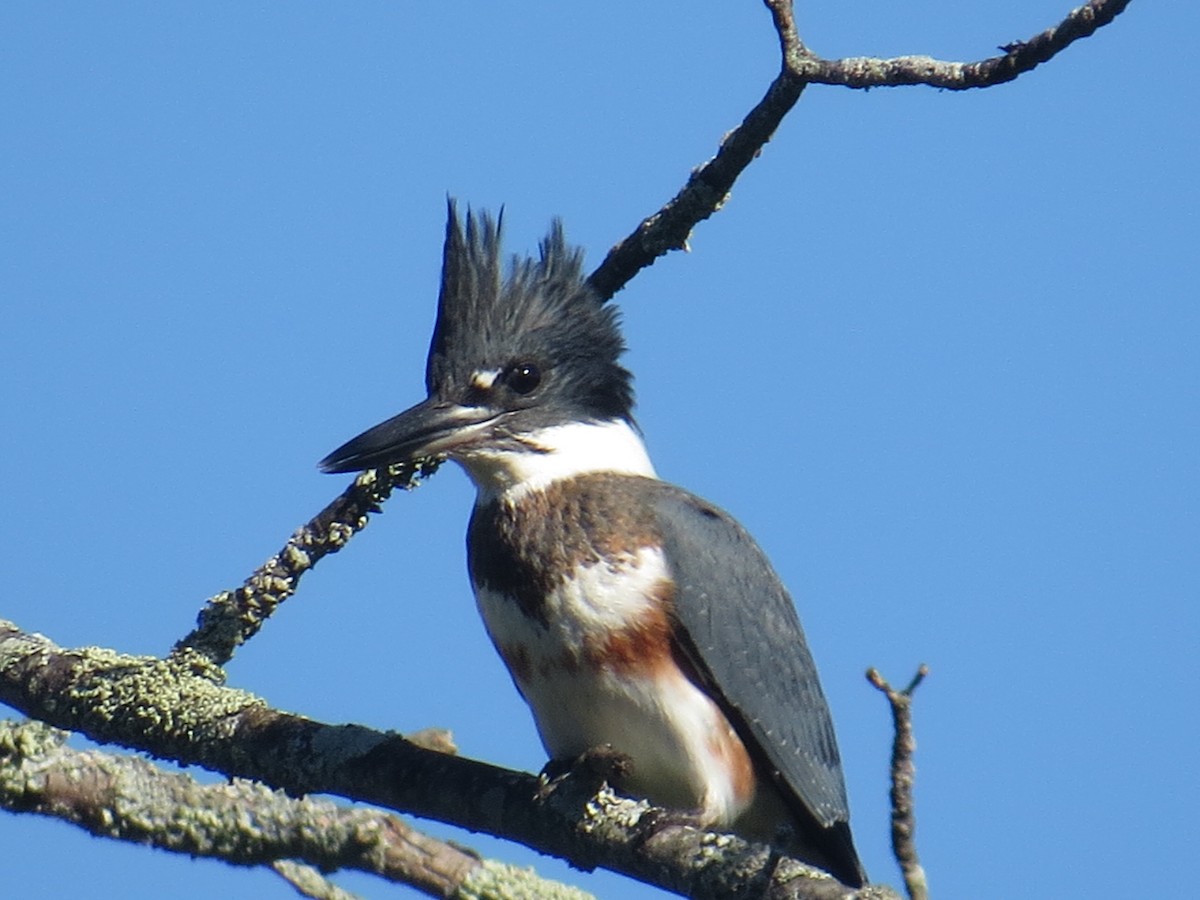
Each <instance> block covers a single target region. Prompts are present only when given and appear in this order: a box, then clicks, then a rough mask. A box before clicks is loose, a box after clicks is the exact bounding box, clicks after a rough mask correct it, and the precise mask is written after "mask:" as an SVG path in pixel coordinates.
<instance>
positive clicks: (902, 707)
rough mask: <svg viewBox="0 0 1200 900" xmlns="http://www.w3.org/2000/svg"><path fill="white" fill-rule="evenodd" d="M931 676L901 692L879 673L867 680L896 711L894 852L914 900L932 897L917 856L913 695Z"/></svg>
mask: <svg viewBox="0 0 1200 900" xmlns="http://www.w3.org/2000/svg"><path fill="white" fill-rule="evenodd" d="M928 674H929V667H928V666H926V665H924V664H922V665H921V666H920V667H919V668H918V669H917V674H916V675H915V676H913V680H912V681H911V682H909V685H908V687H906V688H904V690H901V691H897V690H896V689H895V688H893V687H892V686H891V685H890V684H888V683H887V681H885V680H884V678H883V676H882V675H880V674H879V672H878V671H877V670H876V669H868V670H867V680H868V681H870V682H871V684H873V685H875V687H877V688H878V689H879V690H880V691H882V692H883V693H884V694H885V695H886V696H887V699H888V704H889V705H890V706H891V709H892V727H893V730H894V737H893V739H892V766H891V778H892V788H891V802H892V852H893V853H894V854H895V856H896V861H897V862H898V863H899V864H900V871H901V872H902V873H903V875H904V886H905V888H907V890H908V896H909V898H910V900H928V897H929V886H928V883H927V882H926V879H925V870H924V869H923V868H922V867H921V861H920V858H919V857H918V856H917V843H916V831H917V820H916V812H915V807H914V805H913V783H914V781H915V780H916V766H915V765H914V763H913V754H914V753H915V752H916V749H917V741H916V738H915V737H914V736H913V728H912V694H913V691H915V690H916V689H917V686H918V685H919V684H920V683H921V682H922V681H923V680H924V678H925V676H926V675H928Z"/></svg>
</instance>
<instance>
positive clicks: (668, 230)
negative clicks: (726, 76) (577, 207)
mask: <svg viewBox="0 0 1200 900" xmlns="http://www.w3.org/2000/svg"><path fill="white" fill-rule="evenodd" d="M764 2H765V3H766V6H767V9H768V10H769V11H770V13H771V19H772V22H773V23H774V26H775V33H776V35H777V36H778V38H779V49H780V55H781V57H782V64H781V71H780V74H779V75H778V76H777V77H776V78H775V80H774V81H773V82H772V83H771V86H770V87H769V88H768V89H767V93H766V96H764V97H763V99H762V100H761V101H759V103H758V105H757V106H755V107H754V109H752V110H751V111H750V112H749V113H748V114H747V115H746V117H745V119H743V120H742V123H741V124H740V125H739V126H738V127H737V128H735V129H734V130H733V131H731V132H729V133H728V134H727V135H726V136H725V138H724V139H723V140H722V141H721V144H720V146H719V147H718V149H717V154H716V156H714V157H713V158H712V159H710V160H709V161H708V162H706V163H704V164H703V165H702V166H699V167H697V168H696V169H694V170H693V171H692V174H691V175H690V176H689V177H688V180H687V183H686V184H684V186H683V187H682V188H681V189H680V190H679V192H678V193H677V194H676V195H675V196H674V197H672V198H671V199H670V200H668V201H667V202H666V204H665V205H664V206H663V207H662V208H661V209H660V210H659V211H658V212H656V213H654V214H653V215H651V216H649V217H647V218H646V219H644V220H642V222H641V223H640V224H639V225H638V227H637V228H636V229H635V230H634V231H633V233H632V234H630V235H629V236H628V237H626V238H625V239H624V240H622V241H620V242H619V243H618V244H617V245H616V246H615V247H613V248H612V249H611V250H610V251H609V252H608V255H607V256H606V257H605V258H604V260H603V262H601V263H600V265H599V266H598V267H597V268H596V270H595V271H594V272H592V274H591V275H590V276H589V277H588V283H589V284H591V286H592V287H593V288H594V289H595V290H596V292H597V293H598V294H599V295H600V296H601V297H602V298H603V299H605V300H607V299H609V298H611V297H612V296H613V295H614V294H616V293H617V292H618V291H619V290H621V288H623V287H624V286H625V285H626V284H628V283H629V281H630V279H632V278H633V276H634V275H636V274H637V273H638V272H639V271H641V270H642V269H644V268H646V267H647V266H649V265H651V264H653V262H654V261H655V260H656V259H658V257H660V256H663V255H664V254H665V253H667V251H669V250H682V249H685V248H686V247H687V245H688V239H689V237H690V235H691V233H692V229H693V228H695V227H696V225H697V224H699V223H700V222H702V221H704V220H705V219H707V218H708V217H709V216H711V215H712V214H713V213H714V212H716V211H717V210H718V209H720V208H721V206H722V205H723V204H724V203H725V201H726V200H728V199H729V192H730V191H731V190H732V189H733V185H734V182H735V181H737V179H738V177H739V176H740V175H741V174H742V172H743V171H744V170H745V169H746V167H747V166H748V165H750V163H751V162H752V161H753V160H754V159H755V158H756V157H757V156H758V154H759V153H761V152H762V148H763V147H764V146H766V144H767V142H768V141H769V140H771V137H772V135H774V134H775V129H776V128H778V127H779V123H780V122H782V121H783V117H784V116H786V115H787V114H788V112H790V111H791V109H792V107H793V106H795V105H796V101H797V100H799V99H800V94H801V93H802V92H803V91H804V89H805V88H806V87H807V86H808V85H810V84H832V85H841V86H843V87H852V88H872V87H899V86H903V85H918V84H920V85H928V86H931V87H940V88H947V89H950V90H966V89H967V88H982V87H992V86H994V85H997V84H1003V83H1004V82H1006V81H1012V80H1013V79H1014V78H1016V77H1017V76H1018V75H1021V74H1023V73H1025V72H1028V71H1030V70H1032V69H1033V68H1035V67H1036V66H1038V65H1040V64H1041V63H1044V62H1046V61H1047V60H1049V59H1050V58H1052V57H1053V56H1055V55H1056V54H1057V53H1059V52H1060V51H1062V50H1064V49H1065V48H1066V47H1068V46H1069V45H1070V44H1072V43H1074V42H1075V41H1077V40H1079V39H1080V38H1085V37H1088V36H1089V35H1091V34H1093V33H1095V31H1096V30H1097V29H1098V28H1101V27H1103V26H1104V25H1107V24H1108V23H1109V22H1111V21H1112V20H1113V19H1114V18H1116V17H1117V16H1118V15H1119V14H1120V13H1121V12H1123V11H1124V9H1125V7H1126V6H1128V5H1129V0H1091V2H1089V3H1086V4H1084V5H1083V6H1081V7H1079V8H1078V9H1075V10H1072V11H1071V12H1070V13H1069V14H1068V15H1067V17H1066V18H1065V19H1064V20H1063V21H1062V22H1060V23H1059V24H1058V25H1056V26H1054V27H1053V28H1049V29H1047V30H1046V31H1043V32H1042V33H1041V34H1038V35H1036V36H1035V37H1033V38H1030V39H1029V40H1028V41H1023V42H1022V41H1018V42H1015V43H1012V44H1008V45H1006V46H1005V47H1003V48H1002V49H1003V50H1004V51H1005V53H1004V55H1003V56H997V57H993V58H991V59H985V60H981V61H979V62H973V63H962V62H942V61H939V60H936V59H933V58H932V57H928V56H903V57H899V58H896V59H875V58H870V57H860V58H852V59H841V60H826V59H821V58H820V57H819V56H817V55H816V54H814V53H812V52H811V51H810V50H809V49H808V48H807V47H806V46H805V45H804V42H803V41H802V40H801V39H800V33H799V30H798V28H797V27H796V19H795V15H794V11H793V7H792V0H764Z"/></svg>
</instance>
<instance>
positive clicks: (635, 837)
mask: <svg viewBox="0 0 1200 900" xmlns="http://www.w3.org/2000/svg"><path fill="white" fill-rule="evenodd" d="M219 672H220V670H217V669H215V668H214V667H212V666H211V664H209V663H207V661H205V660H203V659H202V658H201V657H199V656H198V655H196V654H181V655H180V656H178V657H172V658H168V659H166V660H160V659H155V658H152V657H135V656H125V655H121V654H117V653H114V652H113V651H110V650H98V649H95V648H85V649H74V650H64V649H61V648H59V647H57V646H55V645H54V644H53V643H52V642H50V641H49V640H48V639H46V638H44V637H42V636H40V635H32V634H28V633H25V632H22V631H20V630H19V629H18V628H17V627H16V626H15V625H13V624H12V623H9V622H3V621H0V702H4V703H7V704H9V705H10V706H13V707H14V708H16V709H18V710H20V711H22V712H23V713H25V714H26V715H29V716H31V717H34V718H37V719H40V720H42V721H44V722H47V723H48V724H51V725H54V726H56V727H60V728H67V729H71V730H76V731H80V732H82V733H83V734H85V735H87V736H88V737H90V738H92V739H93V740H96V741H99V742H107V743H117V744H121V745H123V746H126V747H132V748H135V749H139V750H145V751H147V752H150V753H152V754H154V755H156V756H160V757H166V758H169V759H173V760H176V761H178V762H182V763H187V764H197V765H202V766H205V767H206V768H209V769H212V770H214V771H218V772H222V773H224V774H226V775H229V776H232V777H240V778H251V779H254V780H256V781H259V782H262V783H264V784H267V785H269V786H271V787H273V788H277V789H282V790H284V791H286V792H287V793H288V794H290V795H293V796H299V795H304V794H309V793H329V794H337V795H340V796H342V797H346V798H349V799H352V800H360V801H364V802H367V803H371V804H374V805H376V806H380V807H385V808H388V809H393V810H397V811H400V812H411V813H415V814H416V815H420V816H424V817H427V818H433V819H438V820H440V821H444V822H450V823H452V824H456V825H460V826H462V827H465V828H468V829H471V830H473V831H483V832H487V833H489V834H494V835H497V836H500V837H505V838H509V839H511V840H516V841H519V842H520V843H523V844H526V845H527V846H530V847H533V848H535V849H537V850H540V851H542V852H544V853H549V854H552V855H555V856H559V857H562V858H565V859H568V860H570V861H571V862H573V863H574V864H576V865H578V866H581V867H584V868H592V867H595V866H604V867H605V868H609V869H612V870H614V871H617V872H622V873H624V874H626V875H629V876H631V877H634V878H637V879H640V880H642V881H646V882H649V883H651V884H656V885H659V886H661V887H664V888H667V889H668V890H673V891H676V892H678V893H682V894H685V895H687V896H691V897H697V898H712V900H716V898H725V900H737V898H749V897H755V898H757V897H762V896H771V897H773V898H776V897H777V898H780V900H784V898H798V900H835V898H849V897H859V898H868V897H894V896H895V895H894V893H892V892H890V891H889V889H887V888H882V887H874V888H869V889H865V890H864V891H859V892H857V893H856V892H854V891H852V890H851V889H849V888H847V887H845V886H844V885H841V884H839V883H838V882H837V881H834V880H833V879H831V878H830V877H829V876H828V875H826V874H824V873H822V872H819V871H818V870H815V869H812V868H811V867H809V866H806V865H804V864H803V863H801V862H799V861H796V860H791V859H787V858H779V857H778V856H776V855H775V854H773V853H772V852H771V851H770V850H769V849H768V848H765V847H760V846H755V845H752V844H748V843H746V842H745V841H742V840H740V839H738V838H735V837H730V836H725V835H714V834H708V833H705V832H701V831H698V830H696V829H693V828H688V827H682V826H670V827H654V823H655V822H657V821H658V819H657V817H654V816H647V815H646V813H647V812H648V810H649V808H648V807H647V805H646V804H645V803H636V802H634V801H631V800H626V799H623V798H619V797H616V796H615V795H613V794H612V793H611V792H608V791H607V790H604V791H598V788H599V787H600V785H599V783H598V782H597V783H588V782H587V780H586V779H580V778H567V779H564V780H563V781H562V783H561V784H556V785H555V786H554V787H553V789H550V790H546V789H545V786H544V785H542V784H541V783H540V782H539V780H538V779H537V778H536V777H535V776H533V775H527V774H524V773H520V772H512V771H509V770H505V769H500V768H497V767H495V766H491V765H488V764H486V763H482V762H477V761H475V760H469V759H462V758H459V757H455V756H451V755H448V754H445V753H439V752H436V751H432V750H427V749H424V748H421V747H417V746H416V745H414V744H413V743H411V742H410V741H406V740H405V739H404V738H402V737H400V736H399V735H395V734H388V733H381V732H377V731H373V730H371V729H368V728H363V727H361V726H355V725H338V726H334V725H324V724H321V723H319V722H314V721H312V720H310V719H305V718H303V717H301V716H295V715H290V714H287V713H283V712H279V711H277V710H273V709H271V708H269V707H268V706H267V704H266V702H265V701H263V700H262V699H261V698H258V697H255V696H254V695H252V694H248V693H246V692H243V691H238V690H234V689H232V688H227V687H223V686H222V685H221V684H220V683H219V678H218V677H217V675H218V673H219ZM764 892H767V893H764Z"/></svg>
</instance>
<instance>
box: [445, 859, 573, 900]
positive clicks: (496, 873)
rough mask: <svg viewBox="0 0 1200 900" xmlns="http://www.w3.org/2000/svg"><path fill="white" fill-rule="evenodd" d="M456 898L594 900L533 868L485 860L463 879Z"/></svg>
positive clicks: (468, 899) (487, 899)
mask: <svg viewBox="0 0 1200 900" xmlns="http://www.w3.org/2000/svg"><path fill="white" fill-rule="evenodd" d="M454 897H455V898H457V900H502V898H503V900H595V896H594V895H593V894H589V893H588V892H587V891H582V890H580V889H579V888H577V887H573V886H571V885H569V884H562V883H561V882H557V881H548V880H546V879H545V878H542V877H540V876H539V875H538V874H537V872H535V871H534V870H533V869H520V868H517V867H516V866H510V865H508V864H507V863H502V862H497V861H495V860H490V859H485V860H482V861H481V862H480V863H479V865H477V866H475V868H473V869H472V870H471V872H470V874H468V875H467V877H466V878H465V879H463V882H462V884H460V885H459V888H458V890H457V891H456V892H455V893H454Z"/></svg>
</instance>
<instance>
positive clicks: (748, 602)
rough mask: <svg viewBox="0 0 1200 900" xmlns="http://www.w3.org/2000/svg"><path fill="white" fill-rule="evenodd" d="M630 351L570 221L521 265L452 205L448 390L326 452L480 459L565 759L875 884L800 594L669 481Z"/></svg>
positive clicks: (532, 670) (441, 315) (488, 621)
mask: <svg viewBox="0 0 1200 900" xmlns="http://www.w3.org/2000/svg"><path fill="white" fill-rule="evenodd" d="M624 349H625V347H624V342H623V339H622V337H621V333H620V330H619V328H618V317H617V312H616V310H615V309H614V308H613V307H612V306H611V305H606V304H604V303H602V302H601V301H600V300H599V299H598V298H597V297H596V295H595V294H594V292H593V291H592V290H591V289H590V288H589V286H588V285H587V283H586V281H585V280H584V278H583V276H582V254H581V252H580V251H578V250H576V249H574V248H572V247H569V246H568V245H567V244H566V242H565V241H564V239H563V231H562V226H561V224H560V223H557V222H556V223H555V224H554V225H553V226H552V227H551V230H550V234H549V236H548V237H547V238H546V239H545V240H544V241H543V242H542V244H541V254H540V258H539V259H537V260H532V259H523V260H518V259H515V258H514V260H513V261H512V263H511V265H510V267H509V268H508V270H507V271H505V266H504V263H503V261H502V259H501V248H500V229H499V226H498V225H497V224H496V223H495V222H493V221H492V220H491V219H490V218H488V217H487V216H485V215H473V214H471V213H468V215H467V218H466V223H465V228H464V226H463V224H462V223H461V222H460V220H459V217H458V215H457V213H456V211H455V208H454V204H453V203H452V202H451V204H450V210H449V222H448V224H447V227H446V242H445V249H444V256H443V269H442V283H441V291H440V296H439V298H438V314H437V324H436V326H435V328H434V332H433V342H432V345H431V346H430V349H429V359H428V362H427V364H426V369H425V385H426V388H427V389H428V392H429V396H428V397H427V398H426V399H425V400H424V401H423V402H421V403H418V404H417V405H416V406H414V407H412V408H411V409H409V410H407V411H405V412H402V413H400V414H399V415H397V416H395V417H393V418H391V419H388V420H387V421H386V422H384V423H382V424H381V425H377V426H376V427H374V428H372V429H370V430H368V431H366V432H364V433H363V434H361V435H359V436H358V437H356V438H354V439H353V440H351V441H349V442H348V443H346V444H345V445H343V446H342V447H339V448H338V449H337V450H335V451H334V452H333V453H331V454H329V456H328V457H326V458H325V459H324V460H323V461H322V462H321V468H322V469H323V470H324V471H326V472H351V471H358V470H362V469H370V468H376V467H380V466H385V465H388V464H391V463H396V462H401V461H404V460H412V459H416V458H422V457H448V458H450V459H452V460H454V461H455V462H457V463H459V464H460V465H461V466H462V467H463V468H464V469H466V471H467V474H468V475H469V476H470V478H471V480H472V481H473V482H474V484H475V488H476V490H477V492H478V493H477V497H476V501H475V508H474V511H473V512H472V514H471V522H470V526H469V528H468V536H467V555H468V561H469V566H470V573H471V580H472V583H473V585H474V589H475V597H476V601H477V603H478V606H479V611H480V613H481V614H482V616H483V620H484V623H485V625H486V627H487V631H488V634H489V635H490V636H491V639H492V642H493V643H494V644H495V646H496V649H497V650H498V651H499V652H500V655H501V657H503V659H504V662H505V664H506V665H507V666H508V670H509V672H510V673H511V674H512V678H513V681H514V682H515V683H516V686H517V689H518V690H519V691H520V692H521V695H522V696H523V697H524V698H525V700H526V702H527V703H528V704H529V706H530V707H531V708H532V710H533V715H534V718H535V719H536V721H537V728H538V731H539V733H540V735H541V738H542V743H543V744H544V745H545V747H546V750H547V752H548V753H549V754H550V757H551V759H552V760H558V761H567V760H571V759H574V758H576V757H578V756H579V755H581V754H583V753H585V752H587V751H589V750H592V749H593V748H597V747H600V746H603V745H610V746H611V747H612V748H613V750H615V751H617V752H618V753H620V754H622V755H624V756H626V757H628V758H629V760H630V761H631V763H632V766H631V771H630V772H629V773H628V775H627V776H626V777H625V779H624V780H623V781H622V782H621V783H620V784H618V785H617V787H619V788H620V789H622V790H624V791H625V792H627V793H630V794H633V795H635V796H640V797H645V798H647V799H649V800H650V801H651V802H653V803H655V804H657V805H660V806H665V807H669V808H672V809H676V810H685V811H688V813H689V814H691V815H693V816H694V817H696V818H698V821H699V822H700V823H702V824H705V825H707V826H710V827H713V828H716V829H723V830H729V831H732V832H735V833H737V834H740V835H742V836H744V837H747V838H749V839H752V840H761V841H775V842H777V843H780V844H781V845H782V846H783V847H785V849H786V850H787V852H790V853H792V854H793V855H796V856H798V857H799V858H801V859H804V860H806V861H808V862H811V863H812V864H813V865H816V866H819V867H820V868H822V869H825V870H826V871H828V872H830V873H832V874H833V875H834V876H836V877H837V878H838V879H839V880H841V881H843V882H845V883H846V884H848V885H851V886H856V887H857V886H861V885H862V884H863V883H864V882H865V875H864V873H863V869H862V866H861V864H860V863H859V860H858V855H857V853H856V852H855V850H854V844H853V841H852V839H851V835H850V827H849V823H848V817H849V814H848V811H847V806H846V790H845V785H844V784H843V781H842V767H841V761H840V759H839V757H838V749H837V743H836V740H835V738H834V732H833V723H832V722H831V721H830V716H829V708H828V706H827V705H826V702H825V697H824V695H823V694H822V692H821V685H820V683H819V681H818V678H817V670H816V666H815V665H814V664H813V660H812V656H811V655H810V654H809V651H808V647H807V645H806V643H805V640H804V633H803V631H802V630H801V627H800V620H799V618H798V617H797V615H796V610H795V607H794V606H793V604H792V600H791V598H790V597H789V596H788V593H787V590H786V589H785V588H784V587H783V585H782V584H781V583H780V580H779V576H778V575H776V574H775V571H774V569H772V568H771V564H770V562H768V560H767V558H766V556H765V555H764V554H763V552H762V550H760V549H759V547H758V545H757V544H756V543H755V542H754V540H753V538H751V537H750V535H749V534H747V533H746V531H745V530H744V529H743V528H742V527H741V526H740V525H739V524H738V523H737V522H736V521H734V519H733V518H731V517H730V516H729V515H728V514H727V513H725V512H723V511H722V510H720V509H718V508H717V507H715V506H713V505H712V504H710V503H708V502H706V501H704V500H702V499H700V498H699V497H696V496H695V495H693V494H690V493H688V492H687V491H685V490H683V489H682V488H679V487H676V486H674V485H672V484H668V483H667V482H664V481H660V480H659V479H658V477H657V476H656V475H655V472H654V467H653V466H652V465H651V463H650V458H649V456H648V455H647V453H646V448H645V446H644V445H643V443H642V440H641V436H640V433H639V431H638V428H637V426H636V425H635V424H634V421H633V418H632V409H633V389H632V385H631V381H632V377H631V375H630V373H629V372H628V371H626V370H625V369H624V368H622V367H621V365H620V363H619V362H618V358H619V357H620V355H621V353H622V352H623V351H624Z"/></svg>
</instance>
